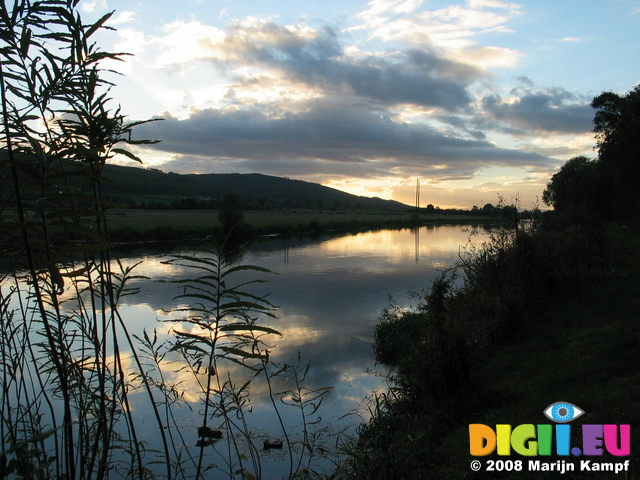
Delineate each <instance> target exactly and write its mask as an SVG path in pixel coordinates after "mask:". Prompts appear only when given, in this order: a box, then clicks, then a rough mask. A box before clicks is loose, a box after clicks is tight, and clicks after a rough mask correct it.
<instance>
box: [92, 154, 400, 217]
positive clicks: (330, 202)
mask: <svg viewBox="0 0 640 480" xmlns="http://www.w3.org/2000/svg"><path fill="white" fill-rule="evenodd" d="M104 179H105V182H104V183H103V192H104V193H105V194H107V195H109V196H115V197H118V198H120V199H121V200H124V201H128V202H129V203H132V204H134V205H135V206H141V205H140V204H141V203H147V204H148V203H149V202H154V201H155V202H162V201H164V202H168V201H170V200H172V201H173V202H174V203H175V201H182V202H185V201H187V200H191V201H192V202H193V201H197V202H200V203H208V204H209V205H207V206H214V207H215V204H217V203H219V202H221V201H222V199H223V198H224V196H225V195H226V194H229V193H234V194H236V195H238V197H239V198H240V200H241V203H242V204H243V205H244V206H245V207H247V208H251V207H255V208H259V207H262V208H264V207H274V208H279V207H283V206H285V205H289V206H291V207H307V208H362V209H378V210H396V211H400V210H406V209H407V208H408V206H407V205H405V204H403V203H400V202H396V201H394V200H383V199H381V198H370V197H363V196H358V195H351V194H349V193H346V192H342V191H340V190H336V189H334V188H329V187H325V186H322V185H319V184H317V183H310V182H304V181H302V180H293V179H286V178H283V177H274V176H269V175H261V174H258V173H252V174H239V173H229V174H223V173H216V174H213V173H212V174H201V175H197V174H186V175H181V174H177V173H165V172H162V171H160V170H154V169H143V168H137V167H123V166H117V165H106V166H105V169H104Z"/></svg>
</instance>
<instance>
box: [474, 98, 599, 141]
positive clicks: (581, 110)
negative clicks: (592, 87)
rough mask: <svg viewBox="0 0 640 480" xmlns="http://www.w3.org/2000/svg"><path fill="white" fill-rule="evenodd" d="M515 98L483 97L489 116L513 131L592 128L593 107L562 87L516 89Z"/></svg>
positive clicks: (585, 130) (562, 130)
mask: <svg viewBox="0 0 640 480" xmlns="http://www.w3.org/2000/svg"><path fill="white" fill-rule="evenodd" d="M513 93H515V94H516V98H515V99H512V100H510V101H506V100H505V99H503V98H502V97H500V96H499V95H490V96H487V97H485V98H484V99H483V100H482V107H483V109H484V111H485V112H486V113H488V114H489V118H490V119H492V120H494V121H496V122H499V123H501V124H503V127H502V129H503V130H504V131H508V132H509V133H512V134H520V135H527V134H530V133H532V131H535V132H549V133H561V134H563V133H586V132H589V131H590V130H591V129H592V126H593V125H592V119H593V109H592V108H591V107H590V106H589V101H588V100H586V99H583V98H579V97H577V96H575V95H573V94H572V93H571V92H568V91H566V90H564V89H562V88H552V89H549V90H545V91H533V90H530V89H526V90H523V91H521V90H516V91H514V92H513Z"/></svg>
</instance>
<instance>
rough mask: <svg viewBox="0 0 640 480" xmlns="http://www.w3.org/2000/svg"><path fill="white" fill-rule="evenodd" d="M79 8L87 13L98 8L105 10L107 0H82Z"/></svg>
mask: <svg viewBox="0 0 640 480" xmlns="http://www.w3.org/2000/svg"><path fill="white" fill-rule="evenodd" d="M80 8H81V9H82V10H83V11H84V12H87V13H93V12H96V11H99V10H105V9H106V8H107V0H91V1H84V2H82V4H81V5H80Z"/></svg>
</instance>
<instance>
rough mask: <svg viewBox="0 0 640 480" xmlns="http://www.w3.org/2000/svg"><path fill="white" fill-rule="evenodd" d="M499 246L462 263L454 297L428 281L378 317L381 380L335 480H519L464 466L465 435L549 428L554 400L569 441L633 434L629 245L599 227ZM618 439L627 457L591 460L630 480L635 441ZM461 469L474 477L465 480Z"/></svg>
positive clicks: (637, 245)
mask: <svg viewBox="0 0 640 480" xmlns="http://www.w3.org/2000/svg"><path fill="white" fill-rule="evenodd" d="M510 240H511V241H512V242H514V243H512V244H508V242H507V243H502V244H501V243H500V242H501V241H505V239H504V238H502V239H501V238H498V239H497V242H495V243H493V244H492V245H487V246H485V248H484V249H482V250H479V251H478V252H476V253H475V254H474V257H473V259H472V260H473V262H472V263H469V264H467V265H466V270H467V273H468V274H470V278H469V280H468V281H467V282H466V285H465V288H463V289H462V290H460V291H454V290H453V289H451V285H450V284H447V281H446V279H442V281H441V282H436V283H435V284H434V288H433V289H432V292H431V294H430V297H429V302H428V303H427V304H425V305H424V306H422V307H419V308H418V309H417V310H415V311H412V312H395V313H393V314H392V315H388V316H387V317H386V318H383V319H382V321H381V323H380V325H379V326H378V328H377V331H376V355H377V357H378V360H379V361H380V360H381V361H385V363H387V364H389V365H391V366H392V367H393V369H394V377H393V379H392V382H391V388H390V389H389V391H388V392H386V393H385V395H384V396H378V397H377V398H376V399H375V400H374V403H373V405H374V406H373V409H372V411H373V413H374V416H373V419H372V421H370V422H369V423H368V424H367V425H366V426H364V427H363V428H362V430H361V432H362V433H363V436H362V437H361V442H360V443H361V446H360V447H357V448H356V447H354V450H352V453H353V455H352V457H351V461H352V464H351V467H353V470H352V471H351V472H350V473H351V474H350V475H345V477H347V478H416V479H417V478H443V479H444V478H474V479H478V478H531V477H532V475H534V476H535V473H529V472H527V471H526V469H525V471H520V472H514V471H511V472H502V473H497V472H495V471H494V472H488V471H486V468H487V466H488V465H489V462H488V460H493V461H495V460H498V459H500V460H503V461H504V460H523V459H524V460H526V458H524V457H522V456H518V455H516V454H515V453H513V454H512V455H511V456H509V457H502V456H496V455H495V454H492V455H490V456H488V457H479V458H476V457H472V456H471V455H470V453H469V425H470V424H474V423H481V424H485V425H490V426H494V427H495V425H497V424H508V425H512V426H514V427H515V426H517V425H520V424H534V425H537V424H548V423H552V422H551V421H550V420H549V419H548V418H546V417H545V415H544V414H543V411H544V410H545V409H546V408H547V407H548V406H549V405H551V404H552V403H556V402H559V401H564V402H571V403H573V404H575V405H576V406H578V407H579V408H580V409H582V410H584V411H585V413H584V416H583V417H582V419H581V420H577V421H576V422H574V424H572V425H573V426H574V429H579V428H581V425H582V424H583V423H584V424H607V423H609V424H630V425H631V429H632V430H633V429H634V428H636V427H637V425H638V424H639V423H640V369H638V365H640V349H638V348H637V345H638V343H639V342H640V325H639V324H638V312H639V311H640V276H638V273H637V272H638V271H639V270H638V269H639V268H640V254H639V252H640V239H639V238H638V237H637V236H635V235H633V234H632V233H630V231H629V230H628V229H625V228H622V227H620V226H614V225H609V226H607V227H606V228H604V229H603V230H601V231H598V229H597V228H594V229H592V230H585V229H582V230H578V229H573V230H569V231H566V232H551V233H550V232H543V233H540V234H536V235H521V236H520V237H519V238H517V239H515V238H511V239H510ZM385 342H386V343H385ZM394 352H396V353H394ZM398 352H401V353H398ZM631 437H632V446H631V452H632V455H631V456H630V457H625V458H617V457H613V456H612V455H609V454H605V455H604V456H602V457H596V460H597V461H598V462H616V461H624V460H630V466H629V471H628V473H627V477H625V478H635V477H636V476H638V475H639V474H640V457H639V456H638V455H637V452H638V450H639V449H638V447H639V446H640V442H638V439H636V438H635V436H634V435H633V434H632V435H631ZM578 438H579V434H578ZM572 442H578V443H577V445H580V443H579V440H576V439H575V438H574V439H573V440H572ZM572 446H576V444H572ZM634 453H635V454H634ZM536 458H538V457H536ZM542 458H543V460H549V461H553V462H555V461H556V460H557V459H558V457H556V456H555V455H554V456H552V457H542ZM585 458H587V457H585ZM475 459H477V460H480V461H481V466H482V469H481V471H480V472H476V471H472V470H471V469H470V462H471V461H472V460H475ZM580 459H584V458H581V457H572V456H571V457H568V458H566V460H567V462H572V461H574V462H576V463H577V464H579V460H580ZM591 459H593V458H591ZM577 470H579V469H577ZM354 472H355V473H354ZM540 475H544V478H556V477H557V478H611V473H610V472H608V473H607V472H605V473H604V474H598V473H594V472H581V471H575V472H569V471H567V472H565V473H562V474H560V473H558V474H557V475H556V477H554V474H553V473H552V474H550V475H549V474H548V473H546V474H540ZM599 475H600V476H599ZM536 478H537V477H536Z"/></svg>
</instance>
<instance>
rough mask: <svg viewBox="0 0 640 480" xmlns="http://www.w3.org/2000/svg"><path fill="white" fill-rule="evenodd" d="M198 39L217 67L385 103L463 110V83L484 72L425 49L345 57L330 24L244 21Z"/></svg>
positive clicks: (465, 102)
mask: <svg viewBox="0 0 640 480" xmlns="http://www.w3.org/2000/svg"><path fill="white" fill-rule="evenodd" d="M201 43H204V44H206V45H207V46H208V48H209V50H210V52H211V57H210V59H211V61H213V62H215V63H216V64H217V65H218V66H223V67H225V68H227V69H230V68H233V67H240V66H243V67H246V66H247V65H251V66H253V67H254V68H259V69H262V71H263V73H265V74H267V75H269V72H277V73H278V74H279V75H281V76H284V78H286V79H288V80H289V81H291V82H297V83H302V84H304V85H305V86H306V87H308V88H313V89H317V90H320V91H321V92H323V93H324V94H332V95H335V94H340V95H356V96H360V97H365V98H368V99H371V100H373V101H376V102H380V103H382V104H385V105H393V104H414V105H421V106H431V107H439V108H444V109H451V110H456V109H462V108H465V107H467V106H468V104H469V103H470V101H471V96H470V95H469V93H468V91H467V88H468V86H469V85H470V84H471V83H472V82H473V81H474V80H476V79H478V78H481V77H483V76H484V75H485V74H484V73H483V72H482V71H481V70H480V69H478V68H476V67H473V66H471V65H468V64H465V63H461V62H457V61H453V60H449V59H447V58H445V57H443V56H442V55H439V54H437V53H436V52H435V51H434V50H433V49H429V48H422V49H418V48H412V49H407V50H401V51H392V52H385V53H384V56H383V55H378V54H375V53H369V54H361V55H350V54H348V53H347V49H346V48H345V47H344V45H343V44H342V43H341V41H340V39H339V36H338V34H337V32H336V31H335V30H333V29H332V28H329V27H326V28H323V29H320V30H314V29H310V28H308V27H307V28H303V27H300V26H298V27H287V26H281V25H277V24H275V23H272V22H258V21H254V22H244V23H238V24H235V25H233V26H232V27H231V28H229V29H228V30H227V32H226V36H225V38H224V39H223V40H220V41H215V40H214V39H211V38H207V39H202V41H201ZM238 81H241V78H239V79H238Z"/></svg>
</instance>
